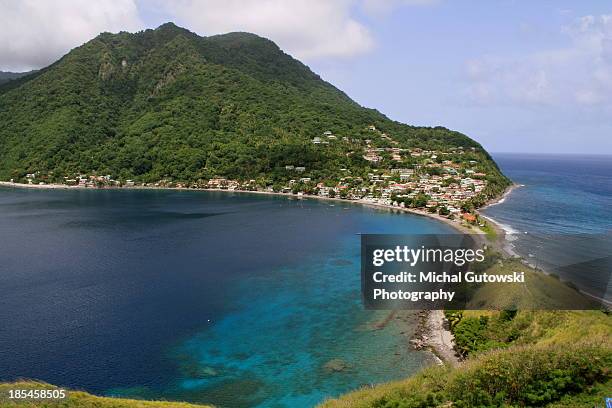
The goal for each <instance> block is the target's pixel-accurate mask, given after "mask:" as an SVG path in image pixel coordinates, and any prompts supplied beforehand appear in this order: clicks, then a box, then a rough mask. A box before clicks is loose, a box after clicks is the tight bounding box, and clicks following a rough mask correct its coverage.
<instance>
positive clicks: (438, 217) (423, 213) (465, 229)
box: [0, 181, 484, 234]
mask: <svg viewBox="0 0 612 408" xmlns="http://www.w3.org/2000/svg"><path fill="white" fill-rule="evenodd" d="M0 187H12V188H24V189H33V190H79V191H80V190H93V191H100V190H118V191H121V190H162V191H206V192H218V193H238V194H259V195H268V196H278V197H286V198H289V199H296V200H309V199H314V200H320V201H330V202H339V203H345V204H359V205H362V206H366V207H374V208H384V209H388V210H394V211H399V212H404V213H409V214H414V215H420V216H425V217H429V218H432V219H435V220H437V221H440V222H443V223H445V224H447V225H449V226H451V227H453V228H454V229H455V230H457V231H459V232H461V233H464V234H484V233H483V232H482V231H475V230H472V229H471V228H469V227H467V226H465V225H462V223H461V221H458V222H457V221H454V220H450V219H448V218H446V217H443V216H441V215H439V214H436V213H429V212H427V211H421V210H416V209H414V208H405V207H397V206H393V205H387V204H380V203H374V202H371V201H368V200H363V199H360V200H347V199H344V198H336V197H322V196H316V195H304V196H298V195H295V194H292V193H277V192H273V191H250V190H222V189H217V188H189V187H147V186H133V187H100V188H91V187H81V186H68V185H65V184H23V183H11V182H9V181H0Z"/></svg>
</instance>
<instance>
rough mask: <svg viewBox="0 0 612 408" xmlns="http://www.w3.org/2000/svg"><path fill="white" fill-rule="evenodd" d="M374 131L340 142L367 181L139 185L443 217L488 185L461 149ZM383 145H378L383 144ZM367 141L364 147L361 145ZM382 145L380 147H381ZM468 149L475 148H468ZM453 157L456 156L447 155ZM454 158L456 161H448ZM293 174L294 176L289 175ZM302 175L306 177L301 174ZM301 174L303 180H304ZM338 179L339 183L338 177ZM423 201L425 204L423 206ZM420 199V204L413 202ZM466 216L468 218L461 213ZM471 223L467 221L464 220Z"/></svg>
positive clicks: (92, 184)
mask: <svg viewBox="0 0 612 408" xmlns="http://www.w3.org/2000/svg"><path fill="white" fill-rule="evenodd" d="M366 130H367V131H370V132H373V137H372V139H375V138H376V137H378V138H379V139H378V140H377V141H376V142H373V140H372V139H365V140H363V139H348V138H347V137H342V141H345V142H350V143H355V144H360V145H361V146H362V149H363V150H362V151H363V152H364V153H363V158H364V159H365V160H367V161H369V162H370V163H372V164H374V165H375V166H372V168H373V170H372V173H369V174H368V175H367V177H365V175H364V177H357V176H355V177H353V176H351V175H350V171H348V170H347V169H344V168H343V169H340V172H341V173H342V174H341V176H343V177H341V178H340V179H339V181H338V182H333V183H332V182H330V181H329V180H320V179H319V180H313V179H311V177H305V176H307V175H308V173H306V167H305V166H298V165H292V164H287V165H285V171H286V172H287V178H288V179H289V180H288V181H287V182H286V183H284V185H280V186H279V185H275V186H272V185H267V186H264V185H261V184H258V183H257V182H256V180H244V181H239V180H231V179H227V178H223V177H215V178H212V179H210V180H201V181H200V182H196V183H180V182H179V183H173V182H171V181H168V180H161V181H159V182H156V183H139V184H138V186H142V187H176V188H204V189H213V190H217V189H218V190H229V191H240V190H242V191H265V192H272V191H274V192H280V193H295V194H296V195H297V196H299V197H301V196H303V195H304V194H308V195H317V196H320V197H338V198H344V199H348V200H361V201H365V202H369V203H374V204H379V205H388V206H398V207H404V206H406V205H407V203H410V205H412V204H414V202H415V201H418V203H419V204H418V207H420V208H423V209H428V210H430V211H431V212H433V211H437V210H439V209H442V208H443V209H444V213H445V215H455V214H461V213H462V206H463V204H464V203H465V202H466V201H467V200H470V199H471V198H473V197H475V196H476V195H478V194H479V193H481V192H483V190H484V189H485V187H486V174H485V173H483V172H481V171H478V170H477V168H478V162H477V161H476V160H468V159H470V158H473V157H477V156H474V155H472V156H469V157H466V158H465V159H461V160H457V156H460V155H463V154H465V153H467V151H468V149H466V148H463V147H456V148H449V149H447V150H446V151H436V150H426V149H420V148H412V149H405V148H400V147H398V145H399V142H398V141H396V140H394V139H393V138H391V137H390V136H389V135H388V134H386V133H384V132H381V131H379V130H378V129H376V127H375V126H374V125H370V126H368V127H367V129H366ZM334 140H338V136H336V135H334V134H333V133H332V132H331V131H325V132H323V134H322V136H320V137H315V138H313V139H312V143H314V144H317V145H318V144H330V142H333V141H334ZM381 141H382V142H381ZM364 142H365V147H363V143H364ZM381 146H384V147H381ZM472 150H475V149H474V148H472ZM448 155H453V156H454V157H445V156H448ZM407 157H410V158H411V160H410V162H411V163H410V165H409V166H405V167H409V168H393V167H395V166H398V165H401V164H399V163H398V162H401V161H402V160H403V159H404V158H407ZM451 158H454V159H455V160H450V159H451ZM384 160H390V163H389V165H387V166H380V165H378V164H379V163H381V162H383V161H384ZM292 173H293V174H294V175H292ZM304 173H306V174H304ZM303 175H304V176H303ZM26 179H27V181H28V183H29V184H34V183H36V184H45V179H46V178H45V177H40V174H39V172H35V173H30V174H27V175H26ZM336 180H338V179H336ZM64 184H66V185H71V186H78V187H87V188H98V187H108V186H110V187H113V186H116V187H122V186H123V187H134V186H136V185H137V184H136V183H135V182H134V181H133V180H124V181H118V180H115V179H113V178H112V177H111V176H110V175H105V176H98V175H83V174H79V175H78V176H76V177H74V178H69V177H64ZM423 197H425V198H426V202H425V203H424V202H423ZM417 198H418V200H417ZM461 216H462V217H464V218H465V217H469V216H470V214H465V213H463V214H461ZM468 221H469V220H468Z"/></svg>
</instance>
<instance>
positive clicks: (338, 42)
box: [0, 0, 612, 154]
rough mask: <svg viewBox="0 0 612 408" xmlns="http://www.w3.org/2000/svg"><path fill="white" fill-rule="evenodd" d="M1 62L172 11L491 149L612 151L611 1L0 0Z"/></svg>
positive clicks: (376, 104) (21, 61)
mask: <svg viewBox="0 0 612 408" xmlns="http://www.w3.org/2000/svg"><path fill="white" fill-rule="evenodd" d="M0 10H2V12H1V13H0V70H3V71H25V70H29V69H33V68H40V67H43V66H46V65H48V64H50V63H52V62H53V61H55V60H57V59H58V58H59V57H61V56H62V55H63V54H65V53H66V52H68V51H69V50H70V49H71V48H74V47H76V46H79V45H81V44H82V43H84V42H86V41H88V40H89V39H91V38H93V37H95V36H96V35H97V34H98V33H100V32H103V31H110V32H118V31H130V32H135V31H138V30H142V29H145V28H155V27H157V26H159V25H160V24H162V23H164V22H167V21H173V22H175V23H176V24H177V25H180V26H182V27H185V28H188V29H189V30H191V31H194V32H196V33H198V34H200V35H211V34H219V33H225V32H231V31H249V32H253V33H256V34H259V35H261V36H263V37H267V38H269V39H271V40H273V41H274V42H276V43H277V44H278V45H279V46H280V47H281V48H282V49H283V50H284V51H286V52H287V53H289V54H291V55H292V56H294V57H296V58H298V59H300V60H301V61H302V62H304V63H306V64H307V65H308V66H310V67H311V68H312V69H313V71H315V72H316V73H318V74H319V75H321V77H322V78H323V79H325V80H327V81H329V82H331V83H332V84H334V85H335V86H337V87H338V88H340V89H342V90H343V91H345V92H346V93H347V94H348V95H349V96H350V97H351V98H353V99H354V100H356V101H357V102H359V103H360V104H362V105H364V106H367V107H370V108H375V109H378V110H379V111H381V112H382V113H384V114H386V115H387V116H389V117H390V118H392V119H394V120H398V121H401V122H404V123H408V124H412V125H422V126H445V127H448V128H450V129H454V130H458V131H460V132H463V133H465V134H467V135H468V136H470V137H472V138H473V139H475V140H477V141H478V142H480V143H482V144H483V146H484V147H485V148H487V149H488V150H490V151H492V152H530V153H586V154H591V153H592V154H612V2H610V1H605V0H601V1H589V0H583V1H563V0H557V1H546V0H540V1H527V0H524V1H518V0H496V1H485V0H481V1H475V0H474V1H468V0H462V1H459V0H457V1H454V0H453V1H451V0H165V1H164V0H97V1H95V2H92V1H89V0H55V1H53V2H51V1H46V0H38V1H35V0H20V1H15V0H0Z"/></svg>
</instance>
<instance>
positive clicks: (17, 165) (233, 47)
mask: <svg viewBox="0 0 612 408" xmlns="http://www.w3.org/2000/svg"><path fill="white" fill-rule="evenodd" d="M0 122H1V123H2V124H3V125H2V127H1V128H0V179H1V180H9V179H14V180H15V181H20V182H24V181H25V176H26V175H27V174H34V173H37V174H40V175H42V176H43V177H42V180H43V181H45V182H61V181H63V180H64V178H65V177H68V178H74V177H75V175H78V174H88V175H92V174H97V175H110V176H112V177H113V178H114V179H116V180H123V181H125V180H127V179H130V180H134V181H136V182H157V181H160V180H172V181H174V182H179V181H180V182H195V181H198V180H208V179H211V178H214V177H217V176H218V177H226V178H229V179H235V180H249V179H254V180H262V181H264V182H265V183H268V184H270V185H274V184H280V183H284V182H286V181H287V180H288V179H290V178H295V174H292V173H291V172H288V171H287V170H286V168H285V166H291V165H293V166H302V167H305V168H306V170H305V171H304V172H303V173H302V174H301V175H300V177H310V178H312V180H336V181H337V179H338V178H339V177H340V176H339V175H340V174H342V172H341V169H345V170H343V171H344V173H343V174H345V175H346V174H351V175H352V176H355V177H363V178H364V179H367V173H368V172H370V171H372V169H375V168H376V167H380V166H387V167H388V166H397V167H402V166H407V167H410V166H412V165H413V163H412V162H411V158H410V157H409V156H408V157H404V158H403V159H402V161H396V162H392V161H390V160H383V162H382V164H374V163H371V162H368V161H367V160H365V159H364V158H363V150H364V146H365V140H367V139H369V138H372V132H370V131H368V127H369V126H370V125H374V126H375V127H376V129H378V130H379V131H380V132H386V133H387V134H389V135H392V136H393V139H394V140H395V141H397V142H398V143H399V145H398V147H401V148H423V149H438V150H448V149H451V148H462V149H465V152H466V154H465V155H458V154H457V155H454V156H451V159H453V160H457V161H462V160H472V159H474V161H478V165H477V167H478V169H477V170H478V171H481V172H483V173H485V174H486V175H487V176H486V177H487V181H488V183H487V189H486V191H484V192H483V194H481V195H479V196H478V197H477V199H476V200H475V202H474V203H471V205H478V204H479V203H481V202H484V201H485V200H487V199H488V197H492V196H495V195H497V194H499V193H500V192H501V191H503V189H504V188H505V187H506V185H507V184H508V181H507V179H505V177H503V176H502V175H501V173H500V172H499V170H498V168H497V166H496V165H495V163H494V162H493V161H492V160H491V158H490V157H489V155H488V153H487V152H486V151H484V149H483V148H482V147H481V146H480V145H479V144H478V143H476V142H475V141H473V140H471V139H470V138H468V137H467V136H465V135H463V134H461V133H459V132H454V131H451V130H448V129H446V128H443V127H434V128H426V127H414V126H408V125H404V124H401V123H398V122H395V121H392V120H390V119H388V118H387V117H385V116H384V115H382V114H381V113H379V112H377V111H375V110H372V109H366V108H363V107H361V106H359V105H358V104H357V103H355V102H353V101H352V100H351V99H350V98H349V97H348V96H347V95H345V94H344V93H343V92H341V91H339V90H338V89H336V88H335V87H333V86H332V85H330V84H329V83H326V82H324V81H323V80H321V79H320V78H319V77H318V76H317V75H316V74H315V73H313V72H312V71H311V70H310V69H309V68H308V67H306V66H305V65H303V64H302V63H300V62H299V61H297V60H295V59H293V58H292V57H290V56H289V55H287V54H285V53H283V52H282V51H281V50H280V49H279V48H278V47H277V46H276V45H275V44H274V43H272V42H271V41H269V40H266V39H264V38H261V37H258V36H256V35H253V34H248V33H231V34H225V35H218V36H211V37H199V36H197V35H196V34H194V33H191V32H189V31H187V30H185V29H182V28H179V27H177V26H175V25H173V24H171V23H168V24H164V25H162V26H160V27H159V28H157V29H155V30H145V31H142V32H139V33H136V34H130V33H125V32H122V33H119V34H110V33H103V34H101V35H99V36H98V37H96V38H95V39H93V40H91V41H89V42H87V43H86V44H84V45H82V46H80V47H78V48H75V49H74V50H72V51H71V52H70V53H68V54H67V55H65V56H64V57H63V58H61V59H60V60H59V61H57V62H56V63H54V64H52V65H51V66H49V67H46V68H44V69H42V70H40V71H37V72H34V73H30V74H29V75H26V76H24V77H21V78H18V79H14V80H12V81H9V82H8V83H5V84H4V85H0ZM325 131H331V132H333V133H334V134H335V135H337V136H338V139H337V140H334V141H331V142H330V143H327V144H321V145H315V144H313V143H312V139H313V137H317V136H321V135H322V133H323V132H325ZM344 138H346V139H344ZM389 143H390V142H389V141H386V140H385V139H382V138H378V139H377V140H375V141H372V147H386V145H387V144H389ZM387 147H388V146H387ZM468 153H469V154H468ZM432 171H433V170H432ZM39 179H40V178H39V177H37V181H38V180H39Z"/></svg>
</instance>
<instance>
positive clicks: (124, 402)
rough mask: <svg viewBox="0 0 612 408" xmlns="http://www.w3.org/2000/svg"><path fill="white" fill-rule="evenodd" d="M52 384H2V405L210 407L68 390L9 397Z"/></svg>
mask: <svg viewBox="0 0 612 408" xmlns="http://www.w3.org/2000/svg"><path fill="white" fill-rule="evenodd" d="M57 388H58V387H55V386H53V385H50V384H46V383H42V382H37V381H16V382H12V383H2V384H0V407H2V408H210V407H209V406H208V405H194V404H187V403H182V402H167V401H139V400H130V399H123V398H103V397H96V396H94V395H91V394H88V393H86V392H83V391H67V393H66V395H67V397H66V398H65V399H58V400H50V399H49V400H32V399H29V400H26V399H11V398H9V390H16V389H19V390H52V389H57Z"/></svg>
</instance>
